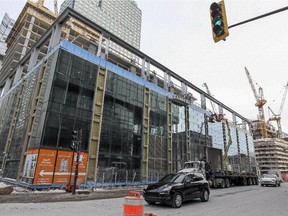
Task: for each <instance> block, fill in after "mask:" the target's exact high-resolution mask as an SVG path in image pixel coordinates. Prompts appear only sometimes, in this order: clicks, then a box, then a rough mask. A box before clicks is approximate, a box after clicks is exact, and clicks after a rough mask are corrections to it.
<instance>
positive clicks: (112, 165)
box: [0, 2, 256, 187]
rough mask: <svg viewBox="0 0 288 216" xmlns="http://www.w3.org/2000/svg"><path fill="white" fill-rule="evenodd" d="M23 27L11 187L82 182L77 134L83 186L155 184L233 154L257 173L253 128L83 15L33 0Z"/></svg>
mask: <svg viewBox="0 0 288 216" xmlns="http://www.w3.org/2000/svg"><path fill="white" fill-rule="evenodd" d="M31 10H33V11H34V13H33V14H31V13H30V11H31ZM27 20H29V22H28V21H27ZM32 20H34V22H31V21H32ZM26 21H27V22H26ZM25 23H27V24H25ZM14 28H15V29H16V31H13V33H11V34H10V36H9V39H8V41H10V42H9V47H10V48H9V50H8V52H7V55H8V56H7V58H6V59H5V66H4V67H3V69H2V70H1V72H0V91H1V98H0V151H1V153H2V152H3V154H1V158H0V165H1V176H2V179H16V180H17V182H19V183H23V184H24V183H25V184H29V186H31V187H42V186H47V185H48V186H54V185H56V186H59V185H66V184H69V183H71V182H73V178H74V172H75V152H73V151H72V150H71V145H72V143H71V141H72V139H74V138H72V135H73V133H75V132H77V137H76V144H77V146H78V147H77V148H79V151H80V164H79V177H78V183H86V184H90V183H91V184H92V183H93V185H95V184H105V183H118V184H119V183H125V184H127V183H135V182H147V181H155V180H156V179H157V178H159V177H161V175H163V174H165V173H169V172H176V171H178V170H179V169H180V168H181V167H182V166H183V164H184V162H185V161H187V160H201V159H206V160H214V159H213V157H219V158H221V159H222V157H223V156H224V152H226V153H227V154H228V156H227V155H226V156H227V158H228V161H227V163H229V166H231V167H230V168H232V169H233V170H235V171H238V172H241V171H255V170H256V163H255V156H254V146H253V138H252V135H251V134H250V132H249V131H248V124H249V120H247V119H246V118H245V117H243V116H241V115H240V114H238V113H237V112H235V111H234V110H232V109H231V108H229V107H227V106H226V105H225V104H223V103H221V102H220V101H218V100H217V99H215V98H213V97H212V96H211V95H210V94H208V93H206V92H205V91H203V90H201V89H199V88H198V87H196V86H195V85H193V84H192V83H191V82H189V81H188V80H185V79H184V78H182V77H180V76H179V75H178V74H177V73H175V72H173V71H171V70H169V69H168V68H167V67H165V66H163V65H162V64H160V63H159V62H157V61H155V60H154V59H153V58H151V57H149V56H147V55H146V54H144V53H142V52H141V51H140V50H138V49H136V48H135V47H133V46H131V45H129V44H127V43H126V42H124V41H123V40H121V39H120V38H119V37H117V36H116V35H114V34H112V33H110V32H109V31H107V30H106V29H104V28H102V27H100V26H99V25H97V24H95V23H94V22H92V21H90V20H89V19H87V18H85V17H84V16H83V15H81V14H79V13H78V12H76V11H74V10H72V9H70V8H67V9H66V10H65V11H63V13H61V14H60V15H59V17H57V16H56V15H55V14H53V13H52V12H47V11H46V9H45V8H44V9H43V7H41V6H40V7H39V5H37V4H33V3H31V2H28V3H27V4H26V6H25V8H24V9H23V11H22V13H21V14H20V17H19V18H18V19H17V21H16V24H15V27H14ZM26 28H29V29H30V31H28V32H29V34H28V33H27V34H26V35H25V36H24V33H25V32H26ZM38 28H39V29H38ZM44 29H45V31H44ZM40 30H41V36H40V35H38V34H37V31H40ZM34 31H35V32H34ZM16 32H18V33H19V35H16ZM22 33H23V34H22ZM79 35H80V36H79ZM22 36H23V37H22ZM110 42H113V44H117V45H118V46H120V47H121V48H123V49H125V50H126V51H127V52H130V53H131V55H123V56H122V55H121V54H117V52H113V50H111V47H110V46H109V44H110ZM21 45H22V46H21ZM24 45H26V46H24ZM17 47H21V48H22V49H24V50H21V52H20V53H19V52H18V48H17ZM20 54H21V55H20ZM127 56H136V57H137V58H136V59H137V61H135V60H134V59H129V58H127ZM18 57H19V58H18ZM210 102H212V104H214V105H215V106H217V112H218V113H219V114H221V116H224V117H225V121H224V120H222V119H220V120H219V119H216V121H215V119H213V116H214V115H212V112H211V110H212V108H211V106H209V104H210ZM228 143H229V148H228V147H227V146H228ZM215 152H216V153H217V154H215ZM215 155H216V156H215ZM219 161H221V160H219ZM225 166H226V165H224V164H222V163H221V162H219V168H227V167H225Z"/></svg>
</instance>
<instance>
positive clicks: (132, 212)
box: [123, 191, 144, 216]
mask: <svg viewBox="0 0 288 216" xmlns="http://www.w3.org/2000/svg"><path fill="white" fill-rule="evenodd" d="M123 216H144V199H143V197H142V196H141V195H140V193H139V192H135V191H130V192H129V194H128V196H126V197H124V205H123Z"/></svg>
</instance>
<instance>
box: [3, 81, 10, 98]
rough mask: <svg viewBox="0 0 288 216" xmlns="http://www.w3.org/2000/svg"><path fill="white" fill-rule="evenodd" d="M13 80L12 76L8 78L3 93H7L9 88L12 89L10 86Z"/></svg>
mask: <svg viewBox="0 0 288 216" xmlns="http://www.w3.org/2000/svg"><path fill="white" fill-rule="evenodd" d="M11 82H12V80H11V78H8V79H7V80H6V82H5V86H4V88H3V91H2V92H3V94H2V95H4V94H6V93H7V92H8V91H9V89H10V87H11Z"/></svg>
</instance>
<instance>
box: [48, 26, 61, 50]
mask: <svg viewBox="0 0 288 216" xmlns="http://www.w3.org/2000/svg"><path fill="white" fill-rule="evenodd" d="M61 31H62V24H59V23H57V24H56V25H55V26H54V28H53V32H52V35H51V38H50V42H49V46H48V52H49V51H50V50H51V49H53V48H54V47H55V46H56V45H57V44H59V42H60V40H61Z"/></svg>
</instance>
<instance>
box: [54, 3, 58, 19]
mask: <svg viewBox="0 0 288 216" xmlns="http://www.w3.org/2000/svg"><path fill="white" fill-rule="evenodd" d="M54 13H55V14H56V15H58V3H57V0H54Z"/></svg>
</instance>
